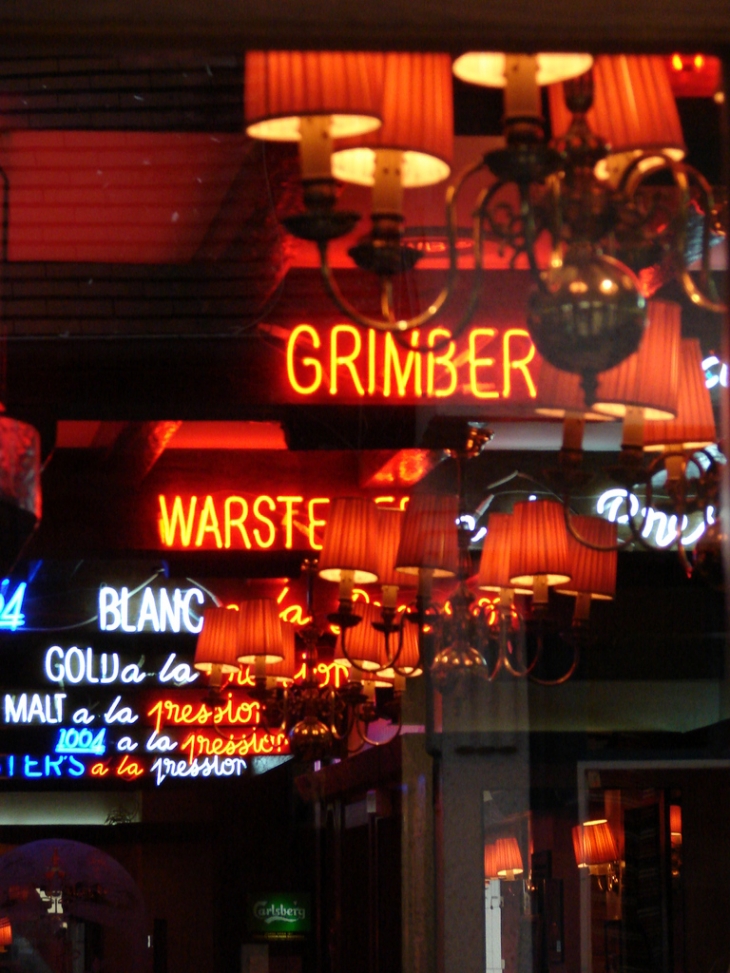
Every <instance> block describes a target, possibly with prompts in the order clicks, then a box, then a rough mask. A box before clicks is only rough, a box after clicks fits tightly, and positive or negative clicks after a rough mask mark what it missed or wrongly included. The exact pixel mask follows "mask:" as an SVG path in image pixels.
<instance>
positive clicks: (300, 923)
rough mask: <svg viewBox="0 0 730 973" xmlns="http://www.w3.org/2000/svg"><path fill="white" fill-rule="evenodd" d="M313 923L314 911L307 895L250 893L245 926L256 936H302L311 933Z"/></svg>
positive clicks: (269, 937)
mask: <svg viewBox="0 0 730 973" xmlns="http://www.w3.org/2000/svg"><path fill="white" fill-rule="evenodd" d="M311 925H312V910H311V906H310V901H309V895H307V894H296V893H279V894H275V895H249V896H248V900H247V907H246V926H247V928H248V931H249V933H250V934H251V935H253V936H256V937H257V938H265V939H280V938H281V937H283V936H286V937H290V936H291V937H300V936H304V935H305V934H306V933H308V932H309V930H310V929H311Z"/></svg>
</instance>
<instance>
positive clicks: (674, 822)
mask: <svg viewBox="0 0 730 973" xmlns="http://www.w3.org/2000/svg"><path fill="white" fill-rule="evenodd" d="M669 830H670V832H671V833H672V836H675V835H676V836H678V837H680V838H681V837H682V806H681V805H680V804H670V805H669Z"/></svg>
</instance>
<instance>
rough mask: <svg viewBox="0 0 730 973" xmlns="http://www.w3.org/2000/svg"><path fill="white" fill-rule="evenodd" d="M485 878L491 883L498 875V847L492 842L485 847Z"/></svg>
mask: <svg viewBox="0 0 730 973" xmlns="http://www.w3.org/2000/svg"><path fill="white" fill-rule="evenodd" d="M484 878H485V879H486V880H487V881H491V880H492V879H494V878H498V875H497V846H496V845H495V844H494V842H492V843H491V844H486V845H485V846H484Z"/></svg>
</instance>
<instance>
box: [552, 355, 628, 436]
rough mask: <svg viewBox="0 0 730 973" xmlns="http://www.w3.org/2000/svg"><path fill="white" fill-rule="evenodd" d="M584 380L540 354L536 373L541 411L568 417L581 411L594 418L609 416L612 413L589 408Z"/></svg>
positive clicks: (557, 417) (559, 417) (604, 419)
mask: <svg viewBox="0 0 730 973" xmlns="http://www.w3.org/2000/svg"><path fill="white" fill-rule="evenodd" d="M581 381H582V379H581V376H580V375H578V374H577V372H564V371H563V370H562V369H560V368H556V367H555V366H554V365H551V364H550V362H549V361H546V360H545V359H544V358H540V361H539V364H538V367H537V371H536V377H535V385H536V386H537V399H536V400H535V412H536V413H537V415H540V416H547V417H548V418H553V419H564V418H565V417H566V415H568V414H570V413H575V414H578V413H579V414H581V415H582V416H583V418H585V419H588V420H589V421H591V422H596V421H601V420H602V421H604V422H605V421H607V420H609V419H610V418H611V417H610V416H606V415H603V414H602V413H600V412H594V411H593V410H592V409H590V410H589V409H588V407H587V406H586V402H585V392H584V391H583V386H582V385H581Z"/></svg>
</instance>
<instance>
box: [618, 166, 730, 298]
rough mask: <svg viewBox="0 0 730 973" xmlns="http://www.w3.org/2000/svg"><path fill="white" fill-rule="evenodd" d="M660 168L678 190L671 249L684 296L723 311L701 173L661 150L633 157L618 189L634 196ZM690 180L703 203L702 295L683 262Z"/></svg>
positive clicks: (709, 198) (708, 193) (711, 204)
mask: <svg viewBox="0 0 730 973" xmlns="http://www.w3.org/2000/svg"><path fill="white" fill-rule="evenodd" d="M647 160H650V161H651V162H654V163H655V164H654V165H650V166H649V167H648V168H647V169H646V170H645V171H643V172H642V170H641V165H642V163H644V164H645V163H646V161H647ZM661 170H666V171H669V172H670V173H671V175H672V178H673V180H674V183H675V185H676V187H677V189H678V190H679V193H680V210H679V221H678V222H679V229H678V232H677V233H676V234H675V237H674V240H673V242H672V251H673V256H674V261H675V265H676V269H677V275H678V277H679V282H680V284H681V285H682V288H683V289H684V291H685V293H686V295H687V297H688V298H689V299H690V300H691V301H692V303H693V304H694V305H695V306H696V307H700V308H702V309H703V310H705V311H713V312H714V313H716V314H724V313H725V312H726V311H727V305H726V304H725V303H723V302H722V301H720V299H719V296H718V293H717V289H716V288H715V285H714V283H713V281H712V277H711V274H710V217H711V214H712V212H713V210H714V208H715V201H714V194H713V191H712V187H711V186H710V184H709V182H708V181H707V179H705V177H704V176H703V175H702V173H701V172H699V171H698V170H697V169H695V168H694V166H690V165H687V164H686V163H684V162H678V161H677V160H676V159H672V158H670V157H669V156H667V155H665V154H663V153H661V152H659V153H657V152H647V153H643V154H642V155H640V156H637V157H636V158H635V159H633V160H632V161H631V163H630V164H629V165H628V166H627V167H626V169H625V171H624V173H623V174H622V176H621V180H620V181H619V189H620V190H621V191H622V192H624V193H626V195H627V197H628V198H629V199H635V198H636V195H637V192H638V190H639V188H640V186H641V184H642V182H643V181H644V179H645V178H646V176H647V175H649V174H654V173H656V172H658V171H661ZM691 181H694V182H695V183H696V184H697V186H699V188H700V190H701V192H702V194H703V196H704V202H705V209H704V214H703V215H704V220H703V224H702V269H701V275H700V279H701V281H702V284H703V286H706V287H707V290H708V291H709V295H708V294H705V293H704V291H703V290H702V288H700V287H698V286H697V284H696V283H695V282H694V279H693V278H692V275H691V274H690V272H689V267H688V265H687V252H686V240H687V222H688V214H689V206H690V202H691V194H690V182H691ZM648 219H649V217H648V216H647V218H646V219H645V220H644V221H643V222H644V223H646V222H647V221H648Z"/></svg>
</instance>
